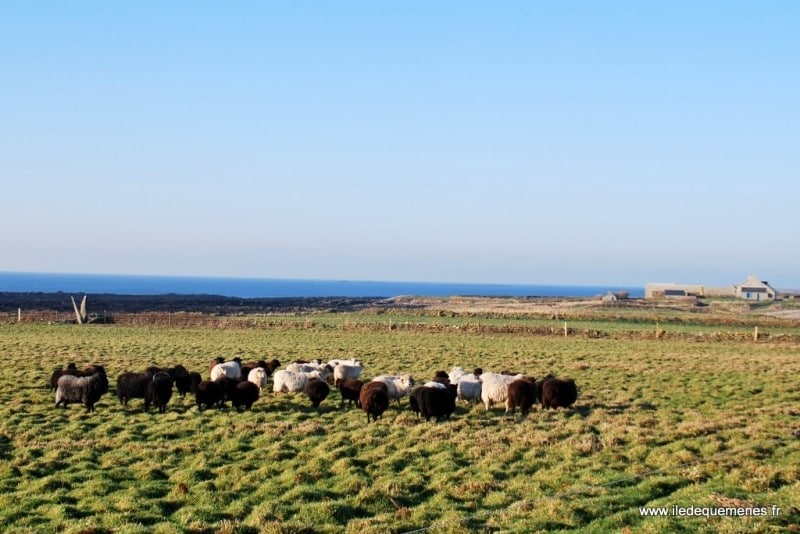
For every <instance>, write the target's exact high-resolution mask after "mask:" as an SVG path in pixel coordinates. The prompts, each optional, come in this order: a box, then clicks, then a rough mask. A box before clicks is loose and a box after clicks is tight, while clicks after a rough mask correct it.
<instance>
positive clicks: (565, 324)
mask: <svg viewBox="0 0 800 534" xmlns="http://www.w3.org/2000/svg"><path fill="white" fill-rule="evenodd" d="M567 335H569V329H568V328H567V321H564V337H567Z"/></svg>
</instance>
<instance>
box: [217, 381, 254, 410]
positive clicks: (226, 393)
mask: <svg viewBox="0 0 800 534" xmlns="http://www.w3.org/2000/svg"><path fill="white" fill-rule="evenodd" d="M214 382H216V383H217V384H219V386H220V387H221V388H222V402H221V403H220V406H225V401H226V400H231V399H232V398H233V395H234V393H233V390H234V389H235V388H236V384H238V383H240V382H242V380H237V379H235V378H231V377H229V376H221V377H219V378H217V379H216V380H214ZM245 382H246V380H245Z"/></svg>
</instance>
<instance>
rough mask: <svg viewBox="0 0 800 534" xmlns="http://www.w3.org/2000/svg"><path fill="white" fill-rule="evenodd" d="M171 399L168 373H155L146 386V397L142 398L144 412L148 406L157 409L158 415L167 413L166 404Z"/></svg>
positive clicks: (170, 380)
mask: <svg viewBox="0 0 800 534" xmlns="http://www.w3.org/2000/svg"><path fill="white" fill-rule="evenodd" d="M171 398H172V377H171V376H170V375H169V373H156V374H155V375H154V376H153V379H152V380H150V382H149V383H148V384H147V395H146V396H145V398H144V410H145V411H148V410H149V409H150V405H151V404H153V405H155V406H157V407H158V412H159V413H164V412H166V411H167V403H168V402H169V399H171Z"/></svg>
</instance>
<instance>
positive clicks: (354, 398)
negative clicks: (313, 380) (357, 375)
mask: <svg viewBox="0 0 800 534" xmlns="http://www.w3.org/2000/svg"><path fill="white" fill-rule="evenodd" d="M363 386H364V382H362V381H361V380H355V379H348V378H340V379H338V380H337V381H336V387H337V388H338V389H339V393H341V394H342V401H341V402H340V403H339V406H340V407H341V406H344V401H347V404H348V406H349V405H352V404H353V403H355V404H356V407H357V408H361V401H360V400H359V399H358V397H359V394H360V393H361V388H362V387H363Z"/></svg>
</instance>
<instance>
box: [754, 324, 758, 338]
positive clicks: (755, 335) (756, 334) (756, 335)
mask: <svg viewBox="0 0 800 534" xmlns="http://www.w3.org/2000/svg"><path fill="white" fill-rule="evenodd" d="M753 341H758V327H756V328H755V330H753Z"/></svg>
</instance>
